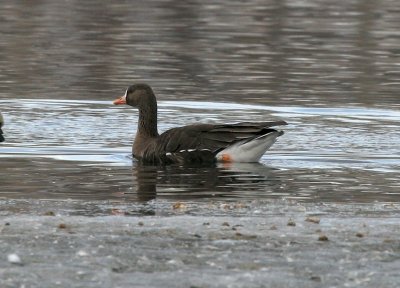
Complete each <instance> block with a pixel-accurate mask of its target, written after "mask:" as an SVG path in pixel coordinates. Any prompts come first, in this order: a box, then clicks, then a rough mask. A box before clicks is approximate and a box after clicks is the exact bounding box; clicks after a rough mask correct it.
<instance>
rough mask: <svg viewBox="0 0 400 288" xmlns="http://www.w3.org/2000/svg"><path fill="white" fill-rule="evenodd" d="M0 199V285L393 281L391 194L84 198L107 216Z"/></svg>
mask: <svg viewBox="0 0 400 288" xmlns="http://www.w3.org/2000/svg"><path fill="white" fill-rule="evenodd" d="M2 202H3V203H2V206H3V207H6V208H5V210H3V212H2V216H1V218H0V243H1V245H0V249H1V250H0V251H1V255H2V257H1V260H0V286H1V287H321V286H323V287H328V286H329V287H332V286H337V287H398V285H399V284H400V276H399V274H398V267H399V264H400V258H399V252H400V251H399V250H400V240H399V239H400V209H399V207H400V205H398V204H380V203H375V204H362V205H349V204H343V205H341V204H328V205H327V204H311V203H310V204H299V203H294V202H286V201H262V202H259V201H252V202H222V201H218V202H210V203H200V204H199V203H196V204H193V203H190V202H175V203H174V202H167V201H154V202H153V203H150V204H148V205H150V206H151V205H152V206H153V207H154V208H155V211H154V212H155V213H154V214H155V215H153V216H140V215H138V214H137V213H135V211H136V210H137V211H139V210H138V209H142V208H143V206H144V204H140V205H139V204H132V205H127V204H124V205H121V204H110V203H109V204H106V203H101V204H98V203H97V204H95V203H91V204H87V205H94V206H96V205H98V206H102V207H103V209H104V211H110V212H111V213H110V214H114V216H101V215H99V216H93V217H90V216H74V215H72V214H74V213H73V211H74V210H73V209H72V208H71V209H70V208H69V207H68V205H71V204H73V203H72V202H71V203H69V204H68V203H65V201H61V202H58V201H33V203H32V202H31V203H30V204H29V207H31V208H32V209H33V208H35V207H36V209H37V210H35V211H33V210H31V211H29V212H28V213H27V212H26V211H25V212H23V213H20V212H15V211H18V209H17V207H18V205H20V206H21V205H22V203H26V204H27V205H28V202H21V203H18V201H17V202H16V201H2ZM7 203H8V204H9V206H7ZM46 203H47V204H46ZM15 205H16V206H15ZM107 205H109V207H108V206H107ZM106 206H107V207H108V208H104V207H106ZM140 206H142V208H140ZM12 207H14V208H15V209H14V211H12V209H11V208H12ZM74 207H75V208H76V206H74ZM100 210H101V209H100V208H99V209H98V211H100ZM19 211H24V210H23V209H22V210H19ZM68 211H69V212H68ZM104 214H106V213H104ZM122 215H125V216H122ZM126 215H129V216H126ZM310 217H311V219H310ZM307 218H308V220H311V222H310V221H307V220H306V219H307ZM317 220H320V222H319V223H315V222H318V221H317ZM288 224H289V225H288ZM322 236H326V237H327V239H328V240H327V241H323V240H326V239H325V238H324V237H322ZM14 253H15V254H17V255H18V256H19V257H20V259H21V263H10V262H9V261H8V260H7V256H8V255H10V254H14Z"/></svg>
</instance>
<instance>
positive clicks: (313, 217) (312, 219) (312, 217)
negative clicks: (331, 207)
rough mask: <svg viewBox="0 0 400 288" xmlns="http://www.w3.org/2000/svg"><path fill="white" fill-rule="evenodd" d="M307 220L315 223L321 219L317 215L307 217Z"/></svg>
mask: <svg viewBox="0 0 400 288" xmlns="http://www.w3.org/2000/svg"><path fill="white" fill-rule="evenodd" d="M306 221H307V222H311V223H315V224H319V222H320V221H321V220H320V219H319V218H318V217H315V216H308V217H307V218H306Z"/></svg>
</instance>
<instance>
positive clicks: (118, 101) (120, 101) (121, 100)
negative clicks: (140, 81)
mask: <svg viewBox="0 0 400 288" xmlns="http://www.w3.org/2000/svg"><path fill="white" fill-rule="evenodd" d="M113 103H114V105H122V104H126V95H124V96H122V97H119V98H118V99H115V100H114V102H113Z"/></svg>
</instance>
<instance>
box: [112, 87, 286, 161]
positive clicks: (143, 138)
mask: <svg viewBox="0 0 400 288" xmlns="http://www.w3.org/2000/svg"><path fill="white" fill-rule="evenodd" d="M113 103H114V104H115V105H122V104H127V105H130V106H132V107H135V108H138V109H139V121H138V128H137V132H136V137H135V140H134V143H133V146H132V154H133V156H134V157H135V158H136V159H138V160H139V161H140V162H142V163H148V164H171V163H213V162H258V161H259V159H260V158H261V156H262V155H263V154H264V153H265V151H266V150H268V148H270V147H271V146H272V144H274V143H275V141H276V138H277V137H279V136H281V135H282V134H283V131H279V130H275V129H272V128H270V127H273V126H278V125H286V124H287V123H286V122H285V121H270V122H241V123H236V124H192V125H187V126H183V127H178V128H172V129H170V130H168V131H165V132H164V133H162V134H158V130H157V100H156V97H155V95H154V92H153V90H152V89H151V87H150V86H149V85H147V84H135V85H132V86H130V87H129V88H128V89H127V90H126V92H125V95H124V96H122V97H120V98H118V99H116V100H114V102H113Z"/></svg>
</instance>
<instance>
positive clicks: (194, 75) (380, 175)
mask: <svg viewBox="0 0 400 288" xmlns="http://www.w3.org/2000/svg"><path fill="white" fill-rule="evenodd" d="M399 9H400V4H399V2H398V1H394V0H385V1H380V2H379V3H378V2H377V3H375V2H371V1H369V2H365V1H356V0H351V1H342V3H336V4H333V3H331V4H329V3H327V2H326V1H319V0H315V1H273V0H268V1H258V0H253V1H246V2H243V3H242V2H240V1H239V2H238V1H219V2H218V3H215V1H185V2H182V1H162V0H152V1H142V2H140V3H135V4H133V3H132V2H129V1H113V3H99V2H98V1H94V0H88V1H84V2H82V1H38V2H34V3H31V2H29V3H28V2H24V1H22V2H10V1H6V2H2V3H0V22H1V25H0V34H1V38H0V50H1V53H0V64H1V73H0V110H1V112H2V113H3V115H4V117H5V121H6V125H5V127H4V131H5V136H6V139H7V142H5V143H2V144H1V146H0V197H1V198H3V199H32V198H35V199H39V200H40V199H58V200H65V199H77V200H80V199H81V200H87V201H90V200H118V201H138V200H143V201H147V200H149V199H154V198H164V199H174V200H176V199H197V200H196V201H203V200H205V201H207V200H209V199H215V198H218V199H225V200H234V199H238V198H240V199H264V198H265V199H269V198H277V199H296V200H298V201H305V202H319V201H329V202H350V203H351V202H361V203H371V202H374V201H383V202H398V201H399V199H400V198H399V193H400V192H399V191H400V189H399V184H398V183H399V180H400V179H399V174H400V173H399V163H400V161H399V160H400V159H399V158H400V154H399V149H398V147H400V145H399V144H400V140H399V139H400V137H399V136H400V135H399V134H400V129H399V128H398V123H399V120H400V112H399V107H400V106H399V103H400V101H399V94H398V91H399V88H400V65H399V63H400V62H399V61H400V59H399V56H398V55H399V53H398V52H399V49H398V47H400V38H399V32H398V27H399V19H400V18H399V17H398V13H399V12H398V11H399ZM136 82H147V83H149V84H150V85H152V87H154V90H155V92H156V94H157V96H158V99H159V102H160V103H159V107H160V111H159V123H160V124H159V128H160V130H161V131H164V130H166V129H168V128H171V127H175V126H180V125H186V124H189V123H196V122H204V123H221V122H239V121H248V120H254V121H265V120H270V119H271V120H272V119H283V120H286V121H287V122H288V123H289V125H288V126H287V127H283V129H284V130H285V135H284V136H282V137H280V138H279V141H278V142H277V143H276V144H275V145H274V146H273V147H272V149H271V150H270V151H269V152H268V153H267V154H266V155H264V157H263V158H262V159H261V161H260V162H261V163H259V164H235V165H217V166H216V167H208V168H207V167H186V168H182V167H176V166H171V167H141V166H139V165H138V164H137V163H136V162H135V161H134V160H133V159H132V158H131V156H130V149H131V148H130V145H131V143H132V140H133V137H134V133H135V127H136V121H137V113H136V112H134V111H133V110H131V109H128V108H127V107H122V108H121V107H114V106H112V105H111V101H112V100H113V99H114V98H116V97H117V96H119V95H120V94H122V93H124V91H125V89H126V88H127V86H128V85H130V84H133V83H136Z"/></svg>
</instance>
